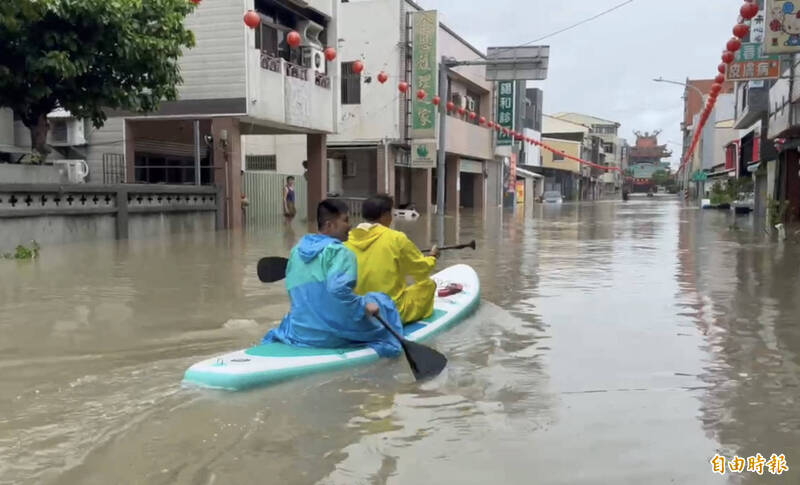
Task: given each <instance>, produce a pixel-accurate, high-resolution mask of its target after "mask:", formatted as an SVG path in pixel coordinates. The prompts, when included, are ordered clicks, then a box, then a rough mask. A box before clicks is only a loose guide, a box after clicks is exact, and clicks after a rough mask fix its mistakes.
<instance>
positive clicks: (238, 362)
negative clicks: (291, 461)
mask: <svg viewBox="0 0 800 485" xmlns="http://www.w3.org/2000/svg"><path fill="white" fill-rule="evenodd" d="M433 280H434V281H436V286H437V287H438V288H444V287H445V286H447V285H448V284H450V283H458V284H461V285H463V287H464V290H463V291H462V292H461V293H457V294H455V295H451V296H447V297H439V296H437V297H436V298H435V300H434V304H433V307H434V311H433V315H432V316H430V317H429V318H427V319H425V320H423V321H420V322H417V323H413V324H410V325H406V326H405V328H404V332H405V337H406V338H407V339H408V340H411V341H414V342H423V341H425V340H427V339H429V338H431V337H433V336H434V335H436V334H438V333H440V332H442V331H444V330H447V329H448V328H450V327H452V326H453V325H456V324H457V323H460V322H462V321H463V320H464V319H466V318H467V317H468V316H469V315H470V314H471V313H472V312H473V311H474V310H475V308H476V307H477V306H478V304H479V303H480V293H481V285H480V280H479V279H478V275H477V273H475V270H473V269H472V268H471V267H469V266H467V265H463V264H459V265H456V266H451V267H449V268H447V269H445V270H443V271H441V272H439V273H437V274H436V275H434V276H433ZM437 291H438V290H437ZM379 358H380V357H378V354H377V353H376V352H375V351H374V350H372V349H371V348H369V347H358V348H348V349H315V348H306V347H295V346H293V345H286V344H282V343H269V344H262V345H257V346H255V347H251V348H249V349H245V350H239V351H236V352H231V353H228V354H224V355H220V356H218V357H214V358H211V359H206V360H204V361H201V362H198V363H197V364H194V365H193V366H191V367H190V368H189V369H188V370H187V371H186V374H185V375H184V377H183V384H184V385H190V386H199V387H206V388H214V389H227V390H234V391H235V390H242V389H247V388H251V387H256V386H262V385H266V384H270V383H273V382H276V381H281V380H287V379H291V378H294V377H299V376H303V375H306V374H312V373H316V372H327V371H333V370H337V369H342V368H345V367H353V366H356V365H361V364H367V363H369V362H375V361H377V360H378V359H379Z"/></svg>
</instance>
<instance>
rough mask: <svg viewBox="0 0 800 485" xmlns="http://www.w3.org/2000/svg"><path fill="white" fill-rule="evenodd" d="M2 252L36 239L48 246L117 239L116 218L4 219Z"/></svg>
mask: <svg viewBox="0 0 800 485" xmlns="http://www.w3.org/2000/svg"><path fill="white" fill-rule="evenodd" d="M0 225H2V228H3V230H2V231H0V252H2V253H7V252H13V250H14V248H16V247H17V245H23V246H30V245H31V241H36V243H37V244H39V246H41V247H43V248H46V247H47V246H53V245H57V244H69V243H76V242H83V241H93V240H96V239H113V238H114V231H115V222H114V216H113V215H104V216H86V217H72V216H69V217H65V216H47V217H25V218H19V219H0Z"/></svg>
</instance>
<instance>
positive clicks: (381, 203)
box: [361, 194, 394, 222]
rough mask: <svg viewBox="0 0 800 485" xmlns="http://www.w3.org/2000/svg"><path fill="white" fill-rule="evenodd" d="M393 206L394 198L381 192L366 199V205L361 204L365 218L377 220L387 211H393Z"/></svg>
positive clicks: (372, 220) (371, 220)
mask: <svg viewBox="0 0 800 485" xmlns="http://www.w3.org/2000/svg"><path fill="white" fill-rule="evenodd" d="M393 208H394V199H392V198H391V197H390V196H388V195H386V194H379V195H374V196H372V197H370V198H369V199H367V200H365V201H364V205H363V206H361V214H362V215H363V216H364V219H366V220H368V221H370V222H375V221H377V220H378V219H380V218H381V217H382V216H383V215H384V214H386V213H387V212H392V209H393Z"/></svg>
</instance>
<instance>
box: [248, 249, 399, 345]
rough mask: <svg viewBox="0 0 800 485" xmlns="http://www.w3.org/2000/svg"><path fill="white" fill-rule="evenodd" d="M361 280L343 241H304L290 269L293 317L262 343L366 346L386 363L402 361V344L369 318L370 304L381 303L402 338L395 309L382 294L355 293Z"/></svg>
mask: <svg viewBox="0 0 800 485" xmlns="http://www.w3.org/2000/svg"><path fill="white" fill-rule="evenodd" d="M356 275H357V268H356V257H355V255H354V254H353V253H352V252H351V251H350V250H349V249H347V248H346V247H344V245H342V243H341V241H339V240H338V239H334V238H332V237H329V236H325V235H323V234H309V235H306V236H304V237H303V238H302V239H301V240H300V242H299V243H298V244H297V245H296V246H295V247H294V248H293V249H292V252H291V255H290V256H289V264H288V266H287V267H286V289H287V291H288V292H289V300H290V301H291V306H290V309H289V313H288V314H287V315H286V316H285V317H284V318H283V321H282V322H281V324H280V326H279V327H278V328H274V329H272V330H270V331H269V332H268V333H267V335H265V336H264V338H263V339H262V343H269V342H283V343H285V344H289V345H296V346H300V347H319V348H349V347H358V346H363V345H367V346H369V347H371V348H373V349H374V350H375V351H376V352H377V353H378V355H380V356H381V357H394V356H397V355H399V354H400V352H401V351H402V347H401V346H400V342H398V341H397V339H395V338H394V336H392V334H391V333H389V331H387V330H386V329H385V328H384V327H383V325H381V324H380V323H379V322H377V321H376V320H374V319H373V318H370V317H367V316H365V314H364V306H365V305H366V304H367V302H374V303H377V304H378V306H379V307H380V315H381V317H383V319H384V320H385V321H386V323H388V324H389V325H391V326H392V328H393V329H394V330H396V331H397V333H399V334H400V335H402V334H403V330H402V328H403V325H402V323H401V321H400V316H399V315H398V313H397V309H396V308H395V306H394V303H393V302H392V300H391V298H389V297H388V296H386V295H384V294H382V293H367V294H366V295H364V296H359V295H356V294H355V293H353V289H354V288H355V286H356Z"/></svg>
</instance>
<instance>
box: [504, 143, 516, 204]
mask: <svg viewBox="0 0 800 485" xmlns="http://www.w3.org/2000/svg"><path fill="white" fill-rule="evenodd" d="M516 191H517V154H516V153H512V154H511V156H510V157H509V159H508V180H506V192H507V193H509V194H513V193H515V192H516Z"/></svg>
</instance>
